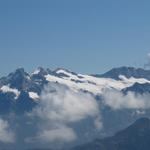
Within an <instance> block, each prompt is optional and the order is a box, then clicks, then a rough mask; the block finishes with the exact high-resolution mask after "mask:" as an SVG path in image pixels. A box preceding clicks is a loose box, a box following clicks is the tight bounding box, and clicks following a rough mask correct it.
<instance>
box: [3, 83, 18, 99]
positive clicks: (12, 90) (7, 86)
mask: <svg viewBox="0 0 150 150" xmlns="http://www.w3.org/2000/svg"><path fill="white" fill-rule="evenodd" d="M0 90H1V91H2V92H3V93H14V94H15V95H16V97H15V99H17V98H18V97H19V95H20V91H18V90H17V89H13V88H10V86H9V85H4V86H2V87H1V88H0Z"/></svg>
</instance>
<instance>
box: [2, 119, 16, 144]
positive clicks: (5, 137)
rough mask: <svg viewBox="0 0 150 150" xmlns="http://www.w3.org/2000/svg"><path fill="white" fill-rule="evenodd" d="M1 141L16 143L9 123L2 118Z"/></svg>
mask: <svg viewBox="0 0 150 150" xmlns="http://www.w3.org/2000/svg"><path fill="white" fill-rule="evenodd" d="M0 141H1V142H3V143H14V142H15V134H14V132H13V131H12V130H11V129H10V126H9V124H8V122H7V121H5V120H3V119H1V118H0Z"/></svg>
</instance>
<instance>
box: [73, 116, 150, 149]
mask: <svg viewBox="0 0 150 150" xmlns="http://www.w3.org/2000/svg"><path fill="white" fill-rule="evenodd" d="M149 149H150V120H149V119H148V118H141V119H139V120H137V121H136V122H135V123H133V124H132V125H131V126H129V127H128V128H126V129H124V130H122V131H120V132H118V133H117V134H115V135H114V136H112V137H109V138H105V139H101V140H98V139H97V140H95V141H94V142H91V143H89V144H85V145H83V146H79V147H76V148H73V149H72V150H149Z"/></svg>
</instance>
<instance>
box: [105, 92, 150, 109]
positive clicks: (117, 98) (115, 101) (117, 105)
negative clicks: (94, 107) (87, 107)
mask: <svg viewBox="0 0 150 150" xmlns="http://www.w3.org/2000/svg"><path fill="white" fill-rule="evenodd" d="M103 102H104V104H105V105H107V106H109V107H111V108H112V109H124V108H125V109H148V108H150V94H148V93H145V94H136V93H134V92H128V93H126V94H124V93H123V92H121V91H116V90H106V91H105V92H104V93H103Z"/></svg>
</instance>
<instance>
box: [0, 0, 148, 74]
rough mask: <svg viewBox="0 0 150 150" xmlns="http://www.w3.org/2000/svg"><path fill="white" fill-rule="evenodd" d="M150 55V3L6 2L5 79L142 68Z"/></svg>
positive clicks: (0, 49) (2, 22)
mask: <svg viewBox="0 0 150 150" xmlns="http://www.w3.org/2000/svg"><path fill="white" fill-rule="evenodd" d="M149 51H150V1H149V0H18V1H17V0H0V75H2V74H6V73H9V72H11V71H13V70H14V69H16V68H17V67H24V68H25V69H26V70H27V71H31V70H33V69H34V68H36V67H38V66H43V67H49V68H51V69H54V68H57V67H64V68H67V69H70V70H72V71H76V72H80V73H102V72H104V71H106V70H109V69H111V68H112V67H118V66H123V65H125V66H136V67H142V66H143V64H144V63H145V61H146V57H147V53H148V52H149Z"/></svg>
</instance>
